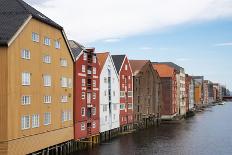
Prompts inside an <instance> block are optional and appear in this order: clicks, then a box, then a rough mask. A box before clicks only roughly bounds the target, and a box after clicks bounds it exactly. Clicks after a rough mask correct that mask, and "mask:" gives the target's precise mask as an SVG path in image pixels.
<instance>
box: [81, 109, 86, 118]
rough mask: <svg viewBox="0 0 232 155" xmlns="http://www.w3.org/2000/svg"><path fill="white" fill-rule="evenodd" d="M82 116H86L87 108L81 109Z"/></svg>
mask: <svg viewBox="0 0 232 155" xmlns="http://www.w3.org/2000/svg"><path fill="white" fill-rule="evenodd" d="M81 116H82V117H84V116H85V107H81Z"/></svg>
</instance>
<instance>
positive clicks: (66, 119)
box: [61, 111, 68, 122]
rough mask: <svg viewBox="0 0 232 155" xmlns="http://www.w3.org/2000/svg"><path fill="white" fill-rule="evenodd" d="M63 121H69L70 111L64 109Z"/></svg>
mask: <svg viewBox="0 0 232 155" xmlns="http://www.w3.org/2000/svg"><path fill="white" fill-rule="evenodd" d="M61 115H62V122H66V121H68V111H62V114H61Z"/></svg>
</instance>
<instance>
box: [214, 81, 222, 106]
mask: <svg viewBox="0 0 232 155" xmlns="http://www.w3.org/2000/svg"><path fill="white" fill-rule="evenodd" d="M213 89H214V93H215V92H216V94H214V95H216V96H214V99H216V102H221V101H222V87H221V85H220V84H219V83H213Z"/></svg>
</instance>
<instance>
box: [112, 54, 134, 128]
mask: <svg viewBox="0 0 232 155" xmlns="http://www.w3.org/2000/svg"><path fill="white" fill-rule="evenodd" d="M112 58H113V61H114V65H115V67H116V70H117V72H118V75H119V84H120V117H119V119H120V127H121V130H122V131H125V130H129V129H132V127H133V75H132V70H131V66H130V63H129V60H128V58H127V56H126V55H112Z"/></svg>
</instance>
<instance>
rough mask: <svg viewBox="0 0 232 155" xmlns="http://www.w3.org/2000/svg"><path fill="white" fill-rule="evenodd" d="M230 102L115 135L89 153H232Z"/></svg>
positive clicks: (224, 154)
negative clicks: (172, 121) (179, 119)
mask: <svg viewBox="0 0 232 155" xmlns="http://www.w3.org/2000/svg"><path fill="white" fill-rule="evenodd" d="M231 118H232V103H227V104H225V105H224V106H215V107H211V108H208V109H206V110H205V111H204V112H201V113H198V114H197V115H196V116H194V117H192V118H190V119H188V120H186V121H183V122H181V123H179V124H163V125H161V126H160V127H158V128H155V127H154V128H150V129H146V130H143V131H139V132H137V133H133V134H129V135H126V136H122V137H118V138H116V139H113V140H112V141H110V142H108V143H104V144H101V145H99V146H97V147H96V148H94V149H92V150H88V151H81V152H77V153H75V154H89V155H153V154H155V155H232V123H231Z"/></svg>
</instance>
